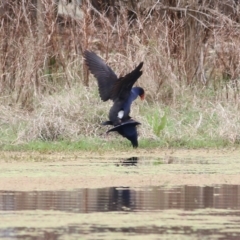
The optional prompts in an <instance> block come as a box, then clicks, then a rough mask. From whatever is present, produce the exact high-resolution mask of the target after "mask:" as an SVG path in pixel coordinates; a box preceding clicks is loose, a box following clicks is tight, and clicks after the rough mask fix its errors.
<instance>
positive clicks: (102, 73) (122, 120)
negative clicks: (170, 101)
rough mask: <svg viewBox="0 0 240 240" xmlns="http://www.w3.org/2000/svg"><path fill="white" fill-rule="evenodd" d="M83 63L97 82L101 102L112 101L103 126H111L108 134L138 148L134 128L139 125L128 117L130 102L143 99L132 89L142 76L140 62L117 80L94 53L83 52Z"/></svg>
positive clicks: (138, 90) (137, 88)
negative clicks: (118, 135) (116, 133)
mask: <svg viewBox="0 0 240 240" xmlns="http://www.w3.org/2000/svg"><path fill="white" fill-rule="evenodd" d="M84 58H85V63H86V65H87V66H88V68H89V70H90V72H91V73H92V74H93V75H94V77H95V78H96V79H97V82H98V90H99V95H100V98H101V99H102V101H107V100H112V101H113V106H112V107H111V109H110V111H109V115H108V117H109V121H107V122H105V123H103V125H113V126H114V127H113V128H112V129H110V130H109V131H108V132H111V131H116V132H118V133H119V134H120V135H122V136H123V137H126V138H127V139H129V140H130V141H131V142H132V145H133V147H137V146H138V141H137V137H138V134H137V129H136V126H137V125H139V124H140V123H138V122H136V121H134V120H132V119H131V117H130V116H129V113H130V109H131V104H132V102H133V101H134V100H135V99H136V98H137V97H138V96H140V97H141V99H144V90H143V89H142V88H141V87H133V85H134V83H135V82H136V81H137V80H138V78H139V77H140V76H141V75H142V71H141V69H142V66H143V62H141V63H140V64H139V65H138V66H137V67H136V68H135V69H134V70H133V71H132V72H130V73H128V74H127V75H125V76H124V77H120V78H118V77H117V75H116V74H115V73H114V71H113V70H112V69H111V68H110V67H109V66H108V65H107V64H106V63H105V62H104V61H103V60H102V59H101V58H100V57H99V56H97V55H96V54H95V53H94V52H91V51H88V50H86V51H84Z"/></svg>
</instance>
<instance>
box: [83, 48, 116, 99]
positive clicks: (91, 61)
mask: <svg viewBox="0 0 240 240" xmlns="http://www.w3.org/2000/svg"><path fill="white" fill-rule="evenodd" d="M83 55H84V58H85V63H86V65H87V66H88V68H89V70H90V72H91V73H92V74H93V75H94V77H95V78H96V79H97V82H98V90H99V94H100V97H101V99H102V100H103V101H107V100H108V99H111V92H112V87H113V86H114V84H115V83H116V82H117V80H118V78H117V75H116V74H115V73H114V71H113V70H112V69H111V68H110V67H109V66H108V65H107V64H106V63H105V62H104V61H103V60H102V59H101V58H100V57H99V56H98V55H97V54H95V53H94V52H91V51H88V50H86V51H84V53H83Z"/></svg>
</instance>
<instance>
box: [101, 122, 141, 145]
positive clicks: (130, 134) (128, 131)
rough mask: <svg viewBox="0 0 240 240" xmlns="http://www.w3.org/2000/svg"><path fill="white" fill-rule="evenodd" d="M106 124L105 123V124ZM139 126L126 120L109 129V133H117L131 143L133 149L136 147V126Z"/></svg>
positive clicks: (137, 123)
mask: <svg viewBox="0 0 240 240" xmlns="http://www.w3.org/2000/svg"><path fill="white" fill-rule="evenodd" d="M105 123H106V122H105ZM139 124H141V123H140V122H137V121H135V120H133V119H129V120H126V121H125V122H123V123H121V124H120V125H117V126H114V127H113V128H111V129H109V130H108V131H107V133H109V132H114V131H115V132H118V133H119V134H120V135H122V136H123V137H125V138H127V139H128V140H129V141H131V143H132V146H133V147H134V148H137V147H138V134H137V129H136V126H137V125H139Z"/></svg>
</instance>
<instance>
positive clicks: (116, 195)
mask: <svg viewBox="0 0 240 240" xmlns="http://www.w3.org/2000/svg"><path fill="white" fill-rule="evenodd" d="M201 154H202V153H201ZM189 155H191V154H189V152H187V154H186V155H185V156H181V157H175V156H173V157H172V156H171V157H169V156H167V157H165V156H157V157H131V158H119V157H118V158H114V157H105V156H99V157H97V158H88V159H86V156H83V157H82V158H80V157H78V158H77V160H73V159H69V156H68V159H67V160H66V159H63V157H62V156H61V160H58V159H57V158H56V159H55V160H54V161H52V160H50V161H49V160H46V159H47V156H44V155H42V156H41V160H42V159H43V160H44V161H32V159H34V156H31V162H29V161H22V162H16V161H9V162H6V161H4V162H2V163H1V169H0V239H9V240H10V239H31V240H33V239H34V240H40V239H50V240H55V239H56V240H62V239H93V240H95V239H98V240H100V239H103V240H105V239H119V240H120V239H121V240H122V239H126V240H128V239H134V240H135V239H150V240H151V239H240V230H239V229H240V228H239V226H240V185H239V184H240V175H239V173H240V158H239V157H238V156H239V155H238V154H235V155H234V154H232V155H231V154H229V156H226V155H223V156H221V155H217V156H216V155H215V156H214V157H213V156H212V155H208V154H205V155H204V156H198V155H196V156H195V157H192V156H189ZM51 157H52V155H51ZM183 183H184V184H183ZM103 186H105V187H103ZM9 189H12V190H11V191H10V190H9Z"/></svg>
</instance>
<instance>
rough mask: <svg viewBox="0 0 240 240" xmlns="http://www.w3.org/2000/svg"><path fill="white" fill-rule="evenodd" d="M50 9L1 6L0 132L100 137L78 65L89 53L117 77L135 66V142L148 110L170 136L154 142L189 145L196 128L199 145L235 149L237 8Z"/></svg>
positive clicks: (167, 1) (100, 110)
mask: <svg viewBox="0 0 240 240" xmlns="http://www.w3.org/2000/svg"><path fill="white" fill-rule="evenodd" d="M57 2H58V1H46V0H43V1H33V0H25V1H1V2H0V13H1V15H0V17H1V24H0V36H1V37H0V43H1V44H0V76H1V79H0V101H1V111H2V112H3V114H1V117H0V127H1V130H2V131H5V130H6V125H8V124H9V125H11V126H14V129H15V130H14V131H16V132H17V136H18V138H17V139H18V140H20V139H21V140H22V139H25V140H33V139H37V138H40V139H42V140H58V139H61V138H70V139H77V138H78V136H80V135H84V136H95V135H99V134H101V133H102V130H99V127H98V124H99V123H100V122H101V121H102V120H105V118H106V116H107V111H108V107H109V105H108V104H99V103H100V100H99V98H98V95H97V89H96V84H95V80H94V79H93V78H92V77H91V76H89V73H88V71H87V69H86V68H85V66H84V65H83V60H82V51H83V50H84V49H86V48H88V49H91V50H94V51H96V52H97V53H98V54H99V55H101V56H102V57H103V58H104V59H105V60H107V62H108V63H109V65H111V67H112V68H113V69H114V70H115V71H116V72H117V73H118V74H125V73H126V72H128V71H129V70H130V69H132V68H133V67H134V66H136V64H137V63H139V62H140V61H142V60H143V61H144V75H143V77H142V78H141V79H140V81H139V83H138V84H139V85H141V86H143V87H144V88H145V89H146V92H147V99H146V100H147V102H146V103H145V104H144V105H143V106H140V107H139V108H136V109H133V114H132V115H133V116H134V117H136V119H138V120H139V121H142V122H143V125H144V126H142V127H141V129H142V130H141V131H142V135H143V136H144V137H150V136H151V137H154V133H153V132H152V131H151V126H150V124H149V122H148V121H147V119H146V118H145V117H144V114H148V113H149V114H150V111H149V108H153V109H155V111H157V112H158V113H159V114H160V115H163V114H164V113H163V111H164V110H159V109H164V108H166V107H167V108H170V109H171V111H169V114H170V115H169V116H168V123H169V122H172V125H173V126H175V128H174V129H175V130H172V129H168V128H166V129H165V132H164V133H163V135H162V136H165V137H168V138H170V139H173V138H174V136H176V135H177V136H179V137H181V136H185V137H186V136H188V137H192V135H193V134H194V133H196V134H199V129H201V128H202V130H201V131H205V132H206V134H205V135H206V136H209V137H211V136H214V137H221V138H226V139H228V140H229V141H230V142H233V143H234V142H237V141H239V140H238V139H239V134H238V133H239V132H240V131H239V130H240V126H239V119H238V116H237V114H236V113H237V111H238V109H239V86H238V85H239V74H240V41H239V35H240V27H239V26H240V23H239V21H240V18H239V16H240V14H239V7H240V5H239V4H240V3H239V1H234V0H227V1H220V0H216V1H207V0H203V1H194V0H191V1H185V0H180V1H171V0H164V1H147V2H148V3H146V1H139V2H138V1H92V4H91V3H90V1H83V3H82V5H76V4H77V2H74V1H71V3H70V1H69V2H68V1H65V2H64V1H63V2H61V1H60V2H59V5H57ZM96 2H98V5H96ZM104 2H105V4H104ZM106 3H107V4H106ZM60 4H61V5H60ZM74 4H75V5H74ZM66 6H67V7H68V8H67V9H68V11H69V12H66V11H65V12H64V14H63V13H62V12H63V11H62V12H61V8H60V7H62V8H64V7H66ZM70 7H73V8H70ZM73 9H75V10H74V11H73ZM65 10H66V9H65ZM185 104H188V105H189V106H188V107H187V108H186V106H185ZM189 109H191V110H189ZM194 109H195V111H196V112H198V113H197V114H196V115H194V114H193V117H192V121H191V123H189V124H185V125H184V118H185V116H186V115H188V114H189V112H194ZM181 112H183V113H181ZM190 115H191V114H190ZM211 119H213V122H214V124H209V121H210V123H211ZM16 126H17V127H16ZM189 126H191V127H190V128H189ZM204 127H206V129H205V130H204ZM190 129H191V130H190ZM207 133H209V135H208V134H207Z"/></svg>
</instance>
